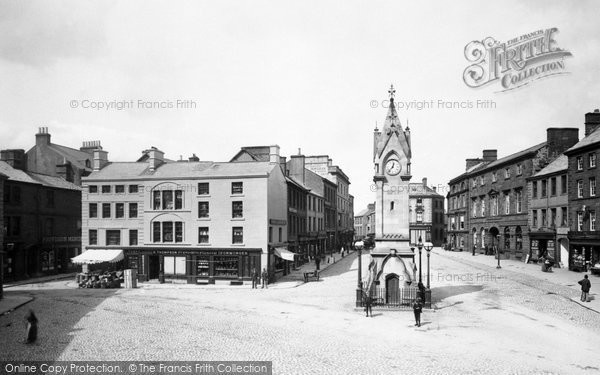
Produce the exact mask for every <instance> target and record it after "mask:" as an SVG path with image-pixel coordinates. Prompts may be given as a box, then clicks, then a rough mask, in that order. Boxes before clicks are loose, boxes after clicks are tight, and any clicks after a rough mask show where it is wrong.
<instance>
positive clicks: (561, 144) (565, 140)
mask: <svg viewBox="0 0 600 375" xmlns="http://www.w3.org/2000/svg"><path fill="white" fill-rule="evenodd" d="M577 142H579V129H577V128H548V129H547V130H546V144H547V145H548V156H549V157H550V159H551V160H552V159H555V158H557V157H558V156H559V155H560V154H562V153H563V152H565V151H566V150H568V149H569V148H571V147H572V146H574V145H575V144H576V143H577Z"/></svg>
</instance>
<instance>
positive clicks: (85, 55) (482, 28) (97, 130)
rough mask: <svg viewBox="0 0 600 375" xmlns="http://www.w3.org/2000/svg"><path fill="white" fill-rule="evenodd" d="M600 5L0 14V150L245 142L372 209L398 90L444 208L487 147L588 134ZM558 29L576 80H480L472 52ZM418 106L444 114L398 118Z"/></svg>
mask: <svg viewBox="0 0 600 375" xmlns="http://www.w3.org/2000/svg"><path fill="white" fill-rule="evenodd" d="M342 4H343V5H342ZM597 9H598V7H597V4H594V3H593V2H592V1H577V2H568V1H528V2H523V3H521V2H516V1H503V2H501V3H497V2H496V3H488V5H485V6H484V5H483V3H482V2H481V1H452V2H445V1H426V2H424V1H413V2H404V1H369V2H366V1H345V2H343V3H341V2H337V1H323V0H318V1H286V0H280V1H264V0H257V1H175V2H173V1H127V2H124V1H122V2H117V1H61V2H57V1H27V0H26V1H15V0H8V1H3V2H2V5H1V6H0V82H2V84H1V85H0V148H2V149H8V148H23V149H25V150H27V149H29V148H30V147H32V146H33V144H34V142H35V136H34V134H35V133H36V132H37V131H38V128H39V127H42V126H44V127H48V130H49V132H50V133H51V135H52V141H53V142H55V143H58V144H62V145H67V146H71V147H75V148H78V147H80V146H81V144H82V142H83V141H90V140H100V141H101V142H102V146H103V148H104V149H105V150H106V151H108V152H109V154H108V155H109V159H110V160H111V161H133V160H136V159H137V158H138V157H139V156H140V155H141V151H142V150H145V149H147V148H149V147H150V146H155V147H158V148H159V149H161V150H162V151H164V152H165V154H166V157H168V158H170V159H179V158H180V157H183V158H188V157H189V156H191V155H192V154H193V153H195V154H196V155H198V157H199V158H200V159H201V160H213V161H228V160H229V159H230V158H231V157H232V156H233V155H234V154H235V153H236V152H237V151H238V150H239V148H240V147H242V146H252V145H271V144H278V145H279V146H280V147H281V153H282V155H284V156H289V155H293V154H297V153H298V151H299V149H300V151H301V152H302V153H303V154H305V155H322V154H327V155H329V156H330V157H331V158H332V159H333V163H334V164H336V165H339V166H340V167H341V168H342V170H343V171H344V172H345V173H346V174H347V175H348V176H349V178H350V182H351V185H350V193H351V194H353V195H354V196H355V212H359V211H360V210H361V209H362V208H364V207H366V205H367V203H369V202H372V201H373V200H374V193H373V192H372V191H371V190H370V186H371V184H372V183H373V182H372V177H373V164H372V161H373V155H372V142H373V140H372V139H373V138H372V137H373V128H374V127H375V126H376V124H379V125H382V124H383V122H384V120H385V116H386V113H387V109H386V108H385V106H387V101H386V100H387V99H388V89H389V87H390V85H391V84H393V85H394V87H395V89H396V94H395V96H396V102H397V103H398V104H399V108H398V113H399V116H400V120H401V122H402V125H403V126H406V124H407V123H408V124H409V125H410V129H411V139H412V168H411V169H412V173H413V180H412V181H413V182H419V181H421V179H422V178H423V177H427V178H428V184H429V185H430V186H436V187H437V188H438V190H439V191H440V192H441V193H442V194H444V195H445V194H446V193H447V187H446V186H447V182H448V181H449V180H450V179H451V178H453V177H455V176H457V175H459V174H461V173H462V172H464V168H465V159H466V158H474V157H480V156H481V153H482V150H483V149H497V150H498V156H499V157H502V156H506V155H509V154H511V153H514V152H517V151H519V150H522V149H524V148H527V147H530V146H532V145H534V144H538V143H541V142H543V141H545V139H546V129H547V128H548V127H578V128H579V129H580V133H579V134H580V137H583V122H584V115H585V113H586V112H590V111H593V110H594V109H595V108H600V97H599V95H598V94H599V92H600V80H599V79H598V77H600V64H598V61H599V57H600V48H598V47H599V46H600V23H599V22H598V20H597V16H596V15H597ZM549 28H557V29H558V32H556V33H555V34H554V40H555V42H556V45H557V46H558V47H560V48H562V49H564V50H566V51H569V52H570V53H571V54H572V57H568V58H565V59H564V69H563V71H564V72H567V73H568V74H561V75H555V76H551V77H547V78H544V79H540V80H535V81H533V82H531V83H530V84H528V85H526V86H523V87H521V88H518V89H515V90H509V91H503V92H502V91H501V90H502V87H501V86H500V85H499V84H498V83H497V82H496V83H491V84H489V85H486V86H483V87H479V88H472V87H469V86H467V85H466V84H465V81H464V80H463V72H464V71H465V69H466V68H467V67H468V66H469V65H471V64H472V63H470V62H469V61H468V60H467V59H466V58H465V47H466V46H467V44H469V43H470V42H472V41H482V40H483V39H485V38H487V37H493V38H494V39H496V40H498V41H499V42H501V43H502V42H508V41H509V40H511V39H514V38H517V37H520V36H521V35H524V34H528V33H532V32H535V31H537V30H546V29H549ZM477 100H481V101H483V102H485V103H493V105H492V106H490V108H477V107H476V104H477ZM178 101H180V102H179V103H180V106H179V108H178V106H177V104H178ZM432 101H433V102H432ZM148 102H150V103H151V104H147V103H148ZM152 102H158V103H159V105H158V107H157V105H156V104H152ZM411 102H412V103H415V104H416V103H424V102H428V103H434V104H433V105H430V106H429V107H422V108H420V109H418V108H416V107H414V105H415V104H413V106H412V107H407V104H400V103H408V105H410V103H411ZM447 102H458V103H459V104H460V103H471V104H472V105H473V108H468V107H467V108H461V105H455V104H450V105H449V108H448V105H446V104H444V103H447ZM103 103H104V104H103ZM110 103H112V104H110ZM186 104H187V108H186ZM100 105H104V106H106V107H105V108H98V106H100ZM109 105H110V106H111V107H108V106H109ZM119 106H121V107H119ZM148 106H150V107H148ZM161 106H162V108H160V107H161ZM170 106H171V107H170ZM462 106H465V104H463V105H462Z"/></svg>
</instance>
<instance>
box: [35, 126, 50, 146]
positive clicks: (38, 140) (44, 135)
mask: <svg viewBox="0 0 600 375" xmlns="http://www.w3.org/2000/svg"><path fill="white" fill-rule="evenodd" d="M49 144H50V133H48V128H47V127H40V128H39V129H38V133H37V134H36V135H35V145H36V146H38V147H39V146H47V145H49Z"/></svg>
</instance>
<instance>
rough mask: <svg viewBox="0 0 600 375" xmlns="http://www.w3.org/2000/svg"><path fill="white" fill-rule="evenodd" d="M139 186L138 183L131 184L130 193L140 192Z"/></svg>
mask: <svg viewBox="0 0 600 375" xmlns="http://www.w3.org/2000/svg"><path fill="white" fill-rule="evenodd" d="M138 189H139V186H138V185H129V193H130V194H135V193H137V192H138Z"/></svg>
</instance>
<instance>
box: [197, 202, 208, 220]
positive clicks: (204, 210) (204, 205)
mask: <svg viewBox="0 0 600 375" xmlns="http://www.w3.org/2000/svg"><path fill="white" fill-rule="evenodd" d="M209 212H210V211H209V204H208V202H198V217H201V218H207V217H209Z"/></svg>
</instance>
